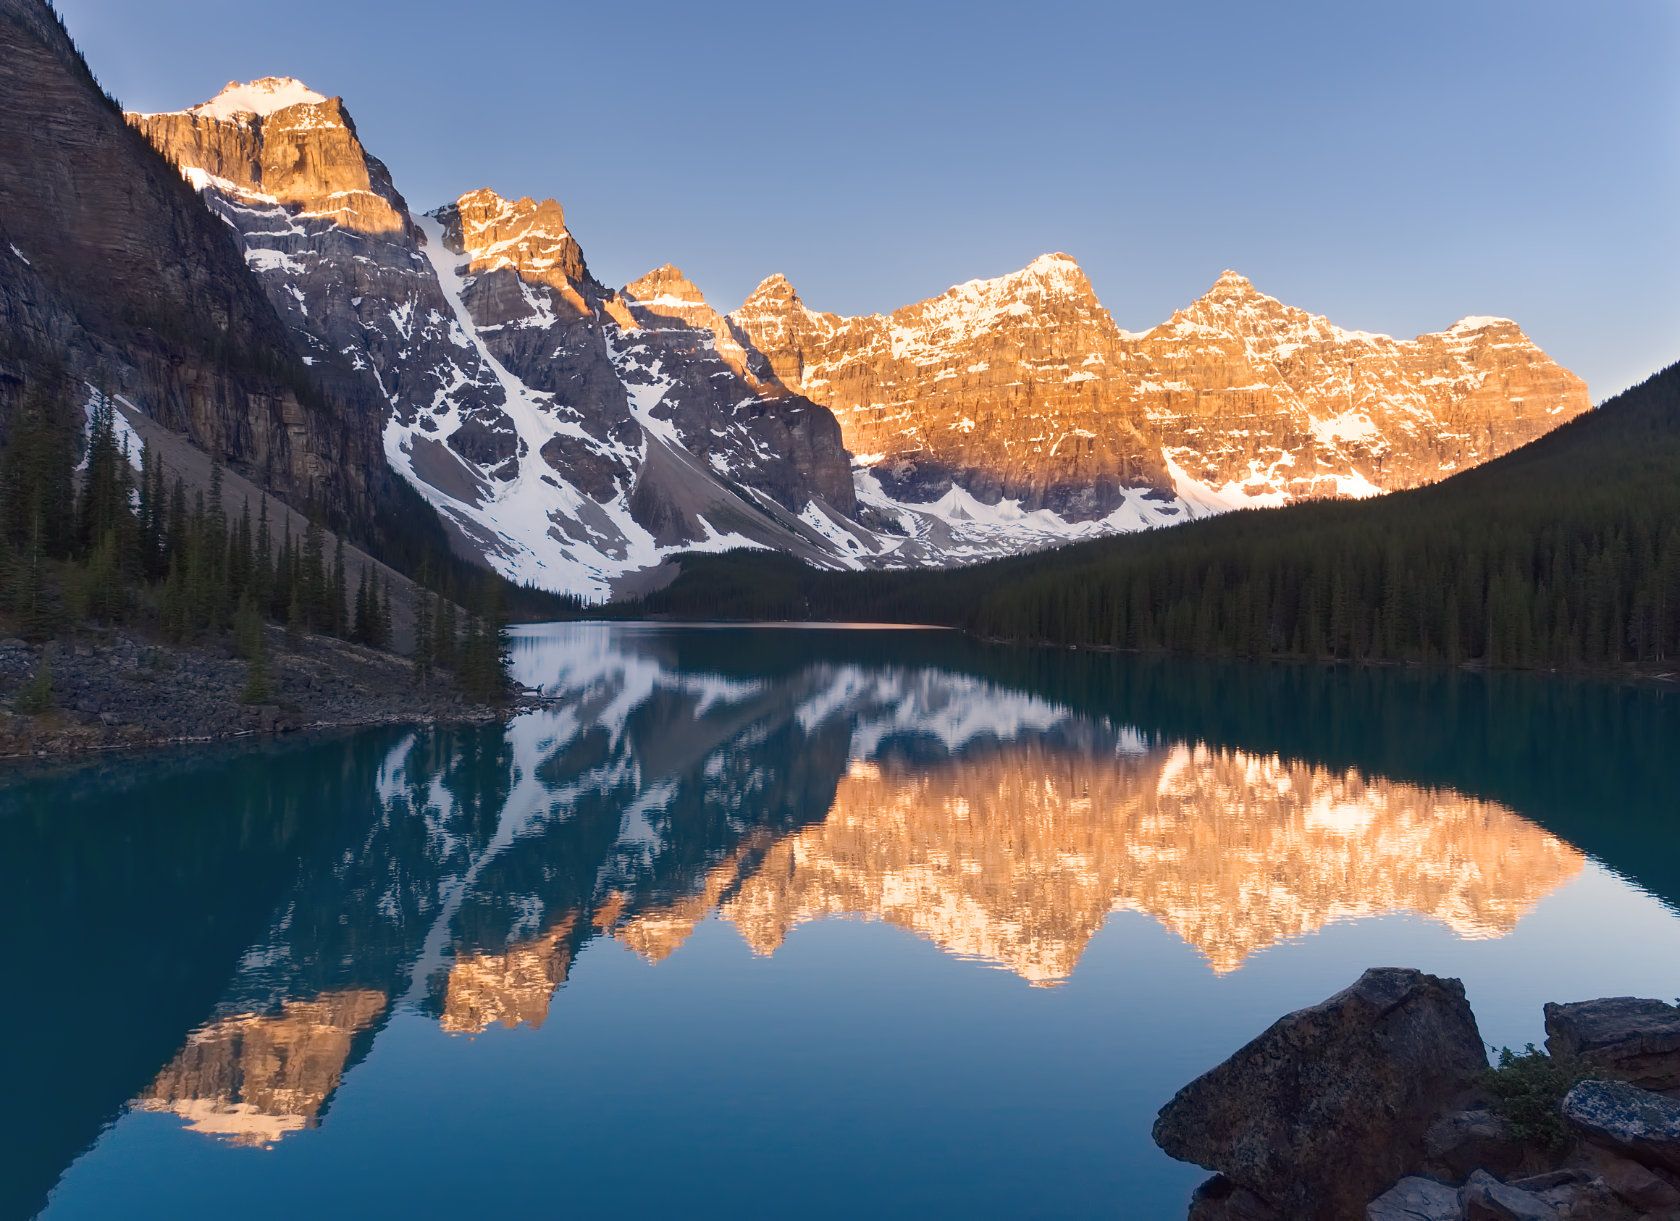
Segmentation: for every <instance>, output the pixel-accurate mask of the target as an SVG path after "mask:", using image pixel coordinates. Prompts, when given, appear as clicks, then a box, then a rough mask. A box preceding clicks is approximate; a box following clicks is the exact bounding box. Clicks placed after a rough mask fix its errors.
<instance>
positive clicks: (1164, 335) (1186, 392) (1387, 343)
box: [1119, 271, 1591, 504]
mask: <svg viewBox="0 0 1680 1221" xmlns="http://www.w3.org/2000/svg"><path fill="white" fill-rule="evenodd" d="M1119 363H1120V367H1121V370H1122V371H1123V377H1124V381H1125V385H1126V387H1127V389H1128V391H1129V394H1128V397H1129V400H1130V401H1131V402H1132V403H1133V404H1134V407H1133V410H1134V411H1137V412H1140V413H1141V415H1142V418H1143V419H1144V420H1146V421H1147V425H1146V426H1147V427H1149V428H1151V429H1152V430H1153V431H1154V432H1155V434H1156V435H1158V436H1159V437H1160V439H1161V443H1162V445H1163V446H1164V447H1165V452H1166V454H1167V456H1168V457H1169V458H1170V459H1171V460H1172V461H1173V462H1175V463H1176V464H1177V466H1178V468H1179V469H1180V470H1181V471H1182V472H1183V473H1184V475H1186V476H1188V477H1189V478H1191V479H1193V480H1195V481H1197V482H1199V483H1200V484H1202V485H1205V486H1206V487H1209V488H1212V489H1214V490H1215V491H1216V492H1217V493H1219V494H1220V495H1221V496H1223V497H1225V498H1226V499H1230V500H1233V501H1247V502H1258V503H1280V504H1281V503H1287V502H1289V501H1294V500H1302V499H1307V498H1311V497H1322V496H1364V495H1371V494H1373V493H1375V492H1379V491H1383V492H1387V491H1395V490H1397V489H1400V488H1410V487H1417V486H1418V485H1420V484H1423V483H1430V482H1433V481H1435V480H1437V479H1443V478H1445V477H1446V476H1448V475H1451V474H1453V473H1454V472H1455V471H1460V470H1464V469H1466V468H1468V467H1471V466H1475V465H1477V464H1479V463H1482V462H1486V461H1488V460H1489V459H1491V458H1496V457H1498V456H1499V455H1500V454H1503V453H1506V452H1508V451H1510V450H1512V449H1515V448H1517V447H1518V446H1519V445H1525V444H1527V443H1528V442H1529V441H1532V440H1534V439H1535V438H1536V437H1538V436H1540V435H1541V434H1543V433H1545V432H1548V431H1550V430H1551V429H1553V428H1555V427H1557V426H1558V425H1559V424H1561V423H1564V422H1565V421H1567V420H1569V419H1571V418H1573V417H1574V416H1576V415H1579V414H1580V413H1581V412H1583V411H1585V410H1586V409H1587V408H1588V407H1590V406H1591V402H1590V401H1589V399H1588V397H1587V387H1586V383H1584V382H1583V381H1582V380H1581V379H1580V378H1578V377H1576V376H1575V375H1574V374H1573V373H1570V372H1569V371H1568V370H1567V369H1564V368H1562V367H1561V366H1559V365H1558V364H1557V363H1556V362H1554V361H1553V360H1552V359H1551V358H1550V357H1548V356H1547V355H1546V354H1545V353H1544V352H1542V351H1541V350H1540V349H1539V348H1537V347H1535V346H1534V344H1533V343H1532V342H1531V341H1530V340H1529V338H1528V336H1526V335H1525V334H1523V332H1522V330H1521V329H1520V328H1519V327H1518V326H1517V324H1516V323H1514V322H1512V321H1511V320H1510V319H1508V318H1465V319H1462V320H1461V321H1459V322H1457V323H1455V324H1454V325H1453V326H1452V327H1450V328H1448V329H1447V330H1445V331H1440V332H1434V333H1431V334H1426V335H1419V336H1418V337H1417V338H1416V339H1409V340H1406V339H1393V338H1390V337H1389V336H1387V335H1376V334H1371V333H1368V332H1363V331H1347V330H1343V329H1342V328H1341V327H1339V326H1337V325H1335V324H1334V323H1333V322H1331V321H1330V320H1329V319H1328V318H1324V317H1322V316H1320V315H1317V314H1309V313H1308V312H1307V311H1305V310H1302V309H1297V308H1295V307H1294V306H1290V305H1285V304H1284V303H1283V302H1281V301H1279V300H1277V299H1276V298H1274V297H1268V296H1266V295H1265V294H1264V293H1262V292H1259V291H1258V290H1257V289H1256V288H1255V287H1254V285H1253V284H1251V283H1249V281H1248V280H1247V279H1246V278H1245V277H1243V276H1240V275H1238V274H1237V273H1235V272H1231V271H1228V272H1226V273H1225V274H1224V275H1222V276H1220V277H1219V280H1218V281H1217V282H1216V283H1215V284H1214V285H1213V287H1212V288H1210V289H1209V290H1208V291H1207V293H1205V294H1204V295H1203V296H1202V297H1201V298H1199V299H1198V300H1197V301H1195V302H1194V303H1193V304H1191V305H1190V306H1188V307H1186V308H1185V309H1182V310H1179V311H1178V312H1177V313H1175V314H1174V315H1173V316H1172V317H1171V318H1170V319H1168V320H1167V321H1166V322H1164V323H1162V324H1161V325H1160V326H1157V327H1155V328H1154V329H1152V330H1149V331H1146V332H1144V333H1143V334H1141V335H1134V336H1127V337H1126V339H1125V341H1124V342H1123V343H1122V344H1121V348H1120V357H1119Z"/></svg>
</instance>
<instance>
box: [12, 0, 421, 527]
mask: <svg viewBox="0 0 1680 1221" xmlns="http://www.w3.org/2000/svg"><path fill="white" fill-rule="evenodd" d="M225 156H226V157H227V158H229V160H230V161H231V160H233V159H236V158H237V156H238V152H237V150H235V149H233V148H232V147H229V148H228V149H227V150H225ZM296 177H297V178H298V179H299V181H300V182H301V181H302V180H304V179H306V178H307V174H304V173H302V172H300V173H299V174H298V175H296ZM288 189H292V188H291V187H289V188H288ZM61 375H67V376H68V379H69V381H70V382H71V384H72V386H73V387H74V386H84V385H85V386H88V387H90V392H91V387H92V386H94V385H102V386H103V387H105V388H106V389H107V390H108V391H109V392H110V393H112V394H114V395H117V396H119V397H120V399H121V400H122V401H125V402H127V403H130V404H133V405H135V406H137V407H139V408H140V409H142V410H143V411H145V412H146V413H147V414H148V415H150V416H152V417H153V418H154V419H156V420H158V421H159V422H160V423H162V424H164V425H165V426H167V427H169V428H171V429H173V430H175V431H177V432H180V433H184V434H186V435H187V436H188V437H189V438H191V440H192V441H194V442H195V443H196V444H198V445H199V446H201V447H202V448H204V449H206V450H210V451H212V452H216V453H219V454H221V455H222V456H223V457H225V458H226V459H227V461H228V462H229V463H230V464H231V465H233V466H235V467H236V468H238V469H240V470H241V471H243V472H244V473H246V474H247V475H249V476H250V477H251V478H252V479H253V480H254V481H256V482H258V483H260V484H263V485H265V486H267V487H269V488H271V489H273V490H274V491H276V492H278V493H280V494H281V495H284V496H286V497H287V498H288V499H290V500H291V501H292V502H293V503H296V504H300V505H301V504H303V503H305V502H314V503H317V504H321V505H323V506H324V507H326V508H327V509H328V511H329V512H330V513H331V514H332V515H334V516H335V517H338V518H340V519H347V518H348V519H353V518H356V517H359V516H365V515H366V514H367V513H369V512H370V511H371V508H370V506H371V505H372V504H373V503H374V502H375V501H376V500H377V499H378V497H379V496H380V493H381V489H382V487H385V486H388V485H390V483H391V476H390V473H389V471H388V468H387V467H386V464H385V463H384V461H383V459H382V456H381V454H380V444H379V432H378V419H377V406H375V408H374V410H373V412H372V413H371V414H370V413H369V412H368V411H367V410H365V403H366V400H365V398H364V397H363V395H362V391H361V388H360V382H359V380H357V379H354V378H352V377H350V376H348V370H347V369H345V368H344V367H343V366H342V364H341V363H335V364H333V365H332V366H327V365H322V366H320V367H318V368H316V369H313V370H311V369H309V368H307V367H306V366H304V365H303V364H301V363H300V362H299V359H298V353H297V351H296V349H295V348H294V346H293V343H292V340H291V337H290V336H289V335H288V333H287V329H286V327H285V326H284V325H283V323H282V322H281V320H280V318H279V317H278V316H277V315H276V312H275V309H274V307H273V305H272V304H271V302H270V301H269V300H267V299H266V298H265V296H264V294H263V292H262V291H261V289H260V288H259V287H258V285H257V284H256V282H255V281H253V280H252V279H251V277H250V276H248V275H247V274H246V272H245V266H244V260H243V259H242V258H241V257H240V250H239V247H238V246H237V245H236V244H235V243H234V242H232V241H230V240H229V235H228V232H227V229H226V226H224V225H222V224H221V223H219V222H218V221H217V220H216V218H215V217H214V216H212V215H211V214H209V213H208V212H206V211H205V209H204V207H203V205H202V204H201V203H200V202H199V200H198V199H197V198H195V196H194V194H193V191H192V190H191V188H190V187H189V186H188V185H187V184H186V183H183V182H182V181H181V176H180V175H179V174H177V173H176V172H175V171H174V170H173V169H172V168H171V167H170V165H169V164H168V163H167V162H166V161H164V160H163V159H162V158H160V157H158V156H157V155H156V153H155V152H154V150H153V149H152V148H150V147H148V146H147V144H146V142H145V141H144V140H142V139H140V138H138V137H137V136H136V134H135V133H134V132H133V131H132V130H130V128H129V127H128V126H127V125H126V124H125V123H124V121H123V115H122V112H121V111H120V110H119V109H118V107H117V106H116V105H115V103H113V102H112V101H111V100H110V99H109V98H108V97H106V96H105V95H104V93H103V92H102V91H101V90H100V88H99V86H98V84H97V83H96V82H95V80H94V79H93V76H92V74H91V73H90V72H89V70H88V68H87V65H86V64H85V63H84V62H83V60H82V58H81V56H80V55H79V54H78V52H77V51H76V49H75V47H74V45H73V44H72V43H71V41H70V39H69V37H68V36H67V35H66V33H65V31H64V29H63V27H62V25H61V24H60V23H59V21H58V19H57V17H56V16H55V15H54V14H53V13H52V11H51V10H50V9H49V8H48V7H47V6H46V5H45V4H43V3H40V0H0V416H4V415H6V414H9V411H10V408H11V406H12V405H13V404H15V403H16V402H17V401H18V400H19V399H20V398H21V397H22V396H23V395H24V394H25V393H26V392H27V391H28V388H29V387H30V386H31V385H32V384H34V383H36V382H40V381H42V380H46V379H51V380H54V381H58V380H59V379H60V378H61Z"/></svg>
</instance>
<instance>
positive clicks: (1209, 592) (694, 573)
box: [625, 366, 1680, 670]
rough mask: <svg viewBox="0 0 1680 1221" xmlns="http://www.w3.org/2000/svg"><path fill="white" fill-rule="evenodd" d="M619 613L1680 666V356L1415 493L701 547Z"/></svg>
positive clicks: (1368, 656) (1542, 663)
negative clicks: (752, 548) (819, 556)
mask: <svg viewBox="0 0 1680 1221" xmlns="http://www.w3.org/2000/svg"><path fill="white" fill-rule="evenodd" d="M625 609H627V610H631V611H634V612H638V613H665V614H676V615H684V614H696V613H699V614H712V615H717V614H726V615H728V614H734V615H738V616H739V617H743V618H754V617H772V616H774V617H791V618H810V619H843V618H868V619H877V620H885V621H896V622H924V623H941V624H949V625H952V626H958V627H964V628H968V629H970V630H972V631H974V632H976V633H979V634H981V635H984V636H987V637H991V638H996V639H1002V640H1011V641H1020V642H1037V643H1049V644H1064V645H1082V646H1093V647H1109V648H1121V649H1135V650H1140V651H1146V652H1150V651H1165V652H1177V653H1187V654H1198V655H1204V656H1233V657H1279V658H1295V659H1308V660H1342V661H1384V662H1390V661H1392V662H1419V663H1442V664H1459V663H1466V662H1474V663H1479V664H1485V665H1491V666H1499V667H1513V668H1569V669H1625V668H1637V669H1642V670H1660V669H1663V668H1670V667H1672V666H1673V665H1674V664H1675V663H1676V661H1677V659H1680V366H1671V367H1670V368H1668V369H1666V370H1664V371H1663V372H1661V373H1659V374H1657V375H1656V376H1654V377H1652V378H1651V379H1649V380H1648V381H1646V382H1645V383H1643V384H1642V385H1640V386H1637V387H1634V388H1633V389H1631V390H1629V391H1627V392H1625V393H1624V394H1622V395H1619V396H1617V397H1616V398H1615V399H1612V400H1610V401H1609V402H1607V403H1605V404H1604V405H1603V406H1601V407H1600V408H1598V409H1597V410H1595V411H1592V412H1589V413H1587V414H1586V415H1585V416H1583V417H1581V418H1579V419H1577V420H1575V421H1572V422H1571V423H1570V424H1567V425H1565V426H1564V427H1562V428H1560V429H1558V430H1556V431H1555V432H1553V433H1551V434H1550V435H1548V436H1546V437H1543V438H1541V439H1540V440H1538V441H1536V442H1534V443H1532V444H1531V445H1528V446H1525V447H1523V448H1522V449H1520V450H1517V451H1515V452H1513V453H1511V454H1508V455H1506V456H1505V457H1504V458H1502V459H1500V460H1498V461H1496V462H1492V463H1489V464H1487V465H1485V466H1483V467H1480V468H1477V469H1475V470H1472V471H1469V472H1466V473H1465V474H1463V475H1460V476H1458V477H1456V478H1454V479H1450V480H1447V481H1446V482H1444V483H1441V484H1438V485H1435V486H1433V487H1428V488H1421V489H1418V490H1416V491H1412V492H1403V493H1396V494H1392V495H1389V496H1385V497H1380V498H1378V499H1375V500H1371V501H1365V502H1358V503H1353V502H1318V503H1313V504H1304V505H1297V506H1294V507H1290V508H1285V509H1268V510H1257V511H1249V512H1242V513H1233V514H1228V515H1226V516H1224V517H1220V518H1214V519H1210V520H1207V521H1201V522H1196V523H1191V524H1188V525H1185V526H1180V527H1176V528H1173V529H1169V530H1160V531H1153V532H1149V533H1145V534H1137V535H1129V536H1124V537H1119V538H1110V539H1103V540H1098V541H1094V542H1089V543H1082V544H1078V545H1075V546H1070V547H1066V548H1062V549H1059V550H1056V551H1050V552H1043V553H1039V554H1037V555H1030V556H1021V557H1016V558H1013V559H1010V560H1005V561H1000V562H997V563H992V564H982V565H976V566H973V567H970V568H965V569H955V570H949V571H945V572H935V573H818V572H815V571H813V570H810V569H807V568H804V567H803V566H802V565H798V564H795V563H793V562H791V561H787V560H786V559H782V558H768V557H764V558H761V557H756V556H752V555H746V554H738V555H728V556H722V557H717V558H715V559H711V558H703V557H696V558H694V559H692V560H690V561H689V562H688V563H687V564H686V565H685V567H684V571H683V574H682V576H680V577H679V578H678V580H677V581H676V582H674V583H673V584H672V585H671V586H669V587H668V588H667V589H665V590H663V591H660V592H659V593H657V594H654V595H650V596H649V597H648V598H647V599H645V600H644V601H643V602H641V603H639V604H637V605H635V606H634V607H629V608H625Z"/></svg>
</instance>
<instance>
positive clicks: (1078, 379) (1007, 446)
mask: <svg viewBox="0 0 1680 1221" xmlns="http://www.w3.org/2000/svg"><path fill="white" fill-rule="evenodd" d="M730 322H731V323H732V324H733V325H734V327H735V329H736V331H737V333H739V334H740V335H741V336H742V337H743V339H744V340H745V341H746V342H747V344H748V345H749V346H750V347H751V348H752V349H753V350H754V352H755V353H759V354H762V357H763V361H764V367H765V368H766V369H767V370H768V372H769V374H770V375H772V376H774V377H775V378H776V379H777V380H778V381H780V382H781V383H782V384H783V385H785V386H789V387H791V388H793V389H795V390H797V391H799V392H801V393H803V394H806V395H808V396H809V397H811V398H813V399H815V400H816V401H817V402H820V403H823V404H825V405H826V406H828V407H829V408H830V409H831V410H833V411H834V413H835V415H836V416H837V417H838V419H839V420H840V424H841V428H842V430H843V433H844V436H845V440H846V445H847V447H848V448H850V449H851V450H852V452H853V453H854V454H856V455H858V456H859V458H858V460H859V461H860V462H861V463H862V464H863V465H864V466H865V467H866V468H867V469H868V471H869V472H870V475H872V476H873V478H874V479H875V480H876V481H878V482H879V483H880V485H881V486H882V487H883V488H884V489H885V490H886V491H887V493H888V494H889V495H891V496H893V497H894V498H896V499H902V500H906V501H909V502H912V503H921V502H926V501H932V500H937V499H938V498H939V497H940V496H943V495H944V494H945V493H946V492H947V491H949V490H950V488H951V487H952V486H953V485H956V486H960V487H962V488H963V489H964V490H965V491H967V492H969V493H971V494H972V495H974V496H975V497H976V498H977V499H979V500H980V501H982V502H984V503H987V504H992V503H995V502H997V501H998V500H999V499H1000V498H1002V499H1005V500H1016V501H1019V502H1020V503H1021V507H1022V508H1024V509H1026V510H1028V511H1031V510H1035V509H1050V510H1052V511H1054V512H1056V513H1058V514H1060V515H1062V516H1065V517H1070V518H1074V519H1078V520H1086V519H1090V518H1095V517H1100V516H1103V515H1104V514H1106V513H1109V512H1111V511H1112V510H1114V509H1115V508H1116V507H1118V506H1119V505H1120V504H1121V503H1122V502H1123V499H1124V498H1123V494H1122V489H1123V488H1142V489H1147V490H1151V491H1155V492H1159V493H1161V494H1162V499H1163V500H1165V499H1170V497H1171V495H1172V481H1171V480H1170V478H1169V477H1168V475H1167V470H1166V465H1165V463H1164V462H1163V461H1162V459H1161V450H1160V444H1159V442H1158V441H1156V440H1155V439H1153V438H1151V437H1150V436H1148V435H1146V434H1145V432H1144V431H1141V430H1140V429H1139V427H1138V421H1136V420H1134V419H1132V418H1130V417H1129V416H1128V414H1127V413H1125V412H1123V411H1116V410H1114V399H1115V386H1114V381H1115V377H1116V366H1117V364H1118V359H1117V351H1118V341H1119V331H1118V329H1117V328H1116V327H1115V325H1114V320H1113V319H1112V318H1110V317H1109V315H1108V311H1107V310H1105V309H1103V307H1102V305H1101V303H1100V302H1098V300H1097V297H1096V294H1095V292H1093V291H1092V289H1091V284H1090V281H1089V280H1087V279H1086V278H1085V273H1084V272H1083V271H1081V270H1080V269H1079V266H1078V265H1077V264H1076V263H1074V261H1073V260H1072V259H1070V258H1068V257H1067V256H1066V255H1045V256H1044V257H1043V258H1040V259H1037V260H1035V261H1034V262H1033V263H1031V264H1030V265H1029V266H1027V267H1026V268H1024V269H1023V270H1021V271H1019V272H1016V273H1015V274H1013V275H1008V276H1004V277H1002V278H1000V279H996V280H974V281H970V282H969V283H967V284H961V285H958V286H957V287H955V288H952V289H950V290H949V291H947V292H945V293H943V294H941V295H940V296H938V297H935V298H933V299H931V300H928V301H923V302H921V303H920V304H917V305H911V306H907V307H905V308H904V309H901V310H896V311H894V312H893V313H892V314H889V315H881V314H870V315H865V316H863V317H857V318H845V317H841V316H839V315H837V314H821V313H816V312H814V311H812V310H809V309H806V308H805V306H804V303H803V302H802V301H800V299H799V297H798V295H797V294H796V293H795V292H794V291H793V288H792V286H791V285H789V284H788V282H787V281H786V280H785V279H782V278H781V277H779V276H778V277H772V278H771V279H769V280H766V281H765V282H764V283H763V284H761V285H760V286H759V287H758V288H757V289H756V290H755V291H754V292H753V294H752V295H751V296H750V297H749V298H748V299H747V301H746V303H745V304H744V305H743V306H742V307H741V309H740V310H738V311H737V312H735V313H734V314H732V315H730Z"/></svg>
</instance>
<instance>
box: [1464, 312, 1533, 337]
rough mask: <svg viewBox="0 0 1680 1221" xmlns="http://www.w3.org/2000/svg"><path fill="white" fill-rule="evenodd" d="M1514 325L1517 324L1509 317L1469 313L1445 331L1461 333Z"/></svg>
mask: <svg viewBox="0 0 1680 1221" xmlns="http://www.w3.org/2000/svg"><path fill="white" fill-rule="evenodd" d="M1516 325H1517V324H1516V323H1515V322H1513V321H1512V320H1511V319H1509V318H1500V317H1497V316H1495V315H1493V314H1469V315H1466V316H1465V317H1463V318H1460V319H1459V320H1458V321H1457V322H1455V323H1453V324H1452V325H1451V326H1450V327H1448V328H1447V331H1448V333H1449V334H1450V333H1453V332H1457V333H1458V334H1461V335H1462V334H1464V333H1466V332H1469V331H1485V330H1488V329H1489V328H1491V327H1505V326H1512V327H1514V326H1516ZM1518 329H1519V330H1520V329H1521V328H1520V327H1518Z"/></svg>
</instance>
